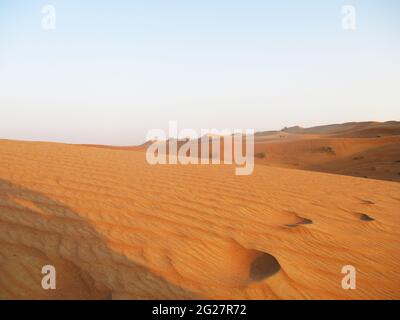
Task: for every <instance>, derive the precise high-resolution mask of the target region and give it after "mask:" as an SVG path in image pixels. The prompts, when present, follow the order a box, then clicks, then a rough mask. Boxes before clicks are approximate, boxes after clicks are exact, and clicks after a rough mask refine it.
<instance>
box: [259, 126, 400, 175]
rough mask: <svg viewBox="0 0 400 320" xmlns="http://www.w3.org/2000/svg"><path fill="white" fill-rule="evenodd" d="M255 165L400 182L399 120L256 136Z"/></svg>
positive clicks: (288, 129) (290, 130) (292, 130)
mask: <svg viewBox="0 0 400 320" xmlns="http://www.w3.org/2000/svg"><path fill="white" fill-rule="evenodd" d="M255 141H256V144H255V154H256V155H258V160H257V163H258V164H265V165H271V166H279V167H286V168H294V169H304V170H313V171H321V172H328V173H335V174H342V175H350V176H356V177H363V178H372V179H381V180H389V181H400V122H395V121H390V122H385V123H380V122H360V123H345V124H339V125H328V126H319V127H313V128H308V129H303V128H300V127H293V128H285V129H284V130H283V131H277V132H269V133H259V134H257V135H256V140H255Z"/></svg>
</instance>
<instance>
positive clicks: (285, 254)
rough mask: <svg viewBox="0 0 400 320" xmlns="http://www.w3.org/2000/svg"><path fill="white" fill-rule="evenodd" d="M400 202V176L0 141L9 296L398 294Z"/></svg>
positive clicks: (0, 259)
mask: <svg viewBox="0 0 400 320" xmlns="http://www.w3.org/2000/svg"><path fill="white" fill-rule="evenodd" d="M352 139H353V138H352ZM380 139H381V138H380ZM385 139H386V138H385ZM387 139H389V138H387ZM390 139H392V138H390ZM393 139H394V138H393ZM335 141H336V140H335ZM379 141H383V140H379ZM272 143H273V142H271V144H270V145H268V147H269V148H271V150H272V148H273V147H272ZM288 143H290V142H288ZM337 143H338V144H337V145H336V144H335V145H333V148H334V149H335V151H336V152H337V153H338V154H340V155H342V156H343V159H345V158H346V157H348V156H349V154H347V153H346V152H347V146H346V143H345V142H343V141H342V140H340V141H339V140H338V142H337ZM380 143H381V142H380ZM393 143H398V141H397V140H395V139H394V140H393ZM304 144H305V145H308V146H311V148H313V147H314V146H313V142H312V143H308V142H304ZM277 145H280V142H279V143H277ZM325 145H326V143H323V144H321V146H325ZM329 145H332V143H331V142H330V143H329ZM318 146H319V145H318ZM339 146H342V147H341V148H339ZM385 146H387V145H386V144H382V145H379V147H385ZM276 148H278V149H279V147H276ZM293 148H295V146H293ZM304 148H305V147H304ZM359 148H360V150H359V151H360V152H363V150H364V149H363V148H364V147H363V146H362V147H361V146H360V147H359ZM278 149H277V150H275V151H274V152H276V154H277V155H278V154H279V152H281V154H283V151H279V150H278ZM368 150H369V149H368ZM270 152H271V153H272V151H270ZM350 154H351V153H350ZM277 157H278V156H277ZM282 157H283V155H282ZM321 157H330V155H321ZM399 160H400V159H399ZM349 161H350V160H349ZM352 161H356V160H352ZM399 206H400V186H399V184H398V183H396V182H389V181H379V180H372V179H364V178H355V177H348V176H341V175H332V174H327V173H318V172H309V171H302V170H293V169H288V168H279V167H272V166H267V165H258V166H256V168H255V171H254V174H253V175H250V176H242V177H238V176H235V174H234V166H231V165H214V166H213V165H209V166H204V165H203V166H195V165H186V166H182V165H167V166H150V165H148V164H147V163H146V161H145V158H144V156H143V152H138V151H132V150H131V151H130V152H126V151H123V150H113V149H108V148H92V147H87V146H74V145H65V144H55V143H32V142H31V143H29V142H14V141H0V271H1V274H2V276H1V277H0V298H2V299H9V298H36V299H54V298H56V299H59V298H63V299H69V298H81V299H85V298H96V299H128V298H133V299H138V298H142V299H149V298H166V299H173V298H176V299H185V298H188V299H192V298H206V299H208V298H211V299H212V298H221V299H225V298H226V299H231V298H232V299H237V298H249V299H288V298H294V299H318V298H322V299H338V298H339V299H362V298H372V299H378V298H397V299H399V298H400V295H399V290H398V289H399V288H400V275H399V272H398V271H399V270H400V255H399V248H400V228H399V227H400V216H399ZM45 264H51V265H54V266H55V267H56V269H57V290H49V291H45V290H43V289H42V288H41V285H40V283H41V277H42V274H41V273H40V271H41V267H42V266H43V265H45ZM348 264H350V265H353V266H355V267H356V268H357V289H356V290H343V289H342V287H341V279H342V277H343V275H342V274H341V268H342V267H343V266H344V265H348Z"/></svg>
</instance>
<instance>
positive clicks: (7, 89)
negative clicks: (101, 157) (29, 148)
mask: <svg viewBox="0 0 400 320" xmlns="http://www.w3.org/2000/svg"><path fill="white" fill-rule="evenodd" d="M46 4H51V5H53V6H54V7H55V9H56V19H57V20H56V29H55V30H52V31H46V30H43V29H42V27H41V20H42V18H43V14H42V12H41V10H42V7H43V6H44V5H46ZM342 5H353V6H354V7H355V8H356V24H357V29H356V30H355V31H351V30H344V29H343V28H342V24H341V22H342V17H343V15H342V13H341V7H342ZM399 79H400V2H399V1H396V0H394V1H389V0H381V1H378V0H374V1H373V0H362V1H361V0H358V1H357V0H354V1H350V0H349V1H337V0H326V1H316V0H315V1H310V0H309V1H295V0H292V1H288V0H284V1H273V2H272V1H266V0H263V1H261V0H246V1H236V0H230V1H227V0H214V1H211V0H204V1H196V3H195V2H194V1H184V0H180V1H176V0H171V1H161V0H160V1H153V0H148V1H123V0H114V1H101V0H97V1H94V0H89V1H77V0H68V1H66V0H64V1H61V0H47V1H37V0H29V1H28V0H21V1H15V0H2V1H1V2H0V111H1V117H0V138H7V139H23V140H45V141H60V142H70V143H100V144H115V145H133V144H138V143H141V142H143V141H144V139H145V136H146V133H147V132H148V131H149V130H150V129H153V128H165V129H166V128H167V126H168V122H169V121H170V120H177V121H178V124H179V127H180V128H193V129H195V130H198V131H199V130H200V129H201V128H205V129H206V128H217V129H224V128H243V129H246V128H251V129H255V130H256V131H258V130H262V131H263V130H269V129H281V128H282V127H284V126H292V125H301V126H314V125H320V124H329V123H338V122H347V121H365V120H377V121H385V120H400V90H399V83H400V80H399Z"/></svg>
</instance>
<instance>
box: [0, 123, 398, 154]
mask: <svg viewBox="0 0 400 320" xmlns="http://www.w3.org/2000/svg"><path fill="white" fill-rule="evenodd" d="M398 122H400V120H393V119H392V120H381V121H378V120H362V121H345V122H335V123H325V124H316V125H311V126H301V125H288V126H284V127H283V128H281V129H259V130H254V136H257V135H260V134H263V133H267V132H271V133H272V132H284V131H285V130H292V129H305V130H308V129H315V128H322V127H328V126H339V125H346V124H348V125H349V124H368V123H371V124H377V123H380V124H389V123H398ZM182 129H187V128H186V127H183V128H182ZM214 129H216V130H220V131H221V130H225V129H228V128H223V129H219V128H212V129H210V130H214ZM231 129H232V128H231ZM242 129H243V128H242ZM242 129H241V130H242ZM150 130H152V129H149V130H148V131H150ZM194 130H195V129H194ZM195 131H196V130H195ZM233 134H234V133H233ZM144 136H146V135H144ZM220 136H223V135H220ZM200 138H201V136H200ZM170 139H171V138H168V139H167V140H166V141H168V140H170ZM0 140H9V141H26V142H44V143H60V144H67V145H83V146H109V147H140V146H142V145H144V144H146V143H148V142H151V140H149V139H147V140H146V138H145V139H143V140H142V142H141V143H137V144H109V143H94V142H93V143H91V142H67V141H62V139H29V138H28V139H26V138H23V139H20V138H12V137H5V136H0ZM178 140H185V139H183V138H182V139H178Z"/></svg>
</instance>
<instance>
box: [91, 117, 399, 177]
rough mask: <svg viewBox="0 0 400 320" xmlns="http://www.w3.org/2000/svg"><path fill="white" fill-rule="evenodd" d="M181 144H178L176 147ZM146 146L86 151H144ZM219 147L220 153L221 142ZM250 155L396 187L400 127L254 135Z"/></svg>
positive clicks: (368, 125)
mask: <svg viewBox="0 0 400 320" xmlns="http://www.w3.org/2000/svg"><path fill="white" fill-rule="evenodd" d="M183 143H184V142H183V141H179V142H178V146H181V145H182V144H183ZM150 144H151V142H146V143H144V144H143V145H140V146H130V147H116V146H99V145H86V146H90V147H97V148H106V149H114V150H125V151H146V150H147V147H148V146H149V145H150ZM199 144H200V142H199ZM220 144H221V154H223V151H222V150H223V139H221V142H220ZM167 150H168V149H167ZM210 155H211V157H212V151H211V147H210ZM255 155H256V164H259V165H260V164H261V165H269V166H275V167H283V168H291V169H302V170H310V171H319V172H327V173H334V174H341V175H349V176H355V177H362V178H370V179H379V180H388V181H397V182H400V122H399V121H388V122H372V121H370V122H349V123H343V124H333V125H325V126H317V127H312V128H301V127H291V128H284V129H283V130H281V131H264V132H257V133H256V134H255ZM200 156H201V153H200Z"/></svg>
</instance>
